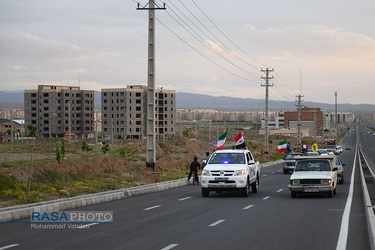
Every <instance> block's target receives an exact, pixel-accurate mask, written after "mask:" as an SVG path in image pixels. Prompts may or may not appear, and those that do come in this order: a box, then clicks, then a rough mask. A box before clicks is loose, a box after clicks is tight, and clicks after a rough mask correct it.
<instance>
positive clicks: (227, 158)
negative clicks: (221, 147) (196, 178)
mask: <svg viewBox="0 0 375 250" xmlns="http://www.w3.org/2000/svg"><path fill="white" fill-rule="evenodd" d="M244 163H245V156H244V154H241V153H215V154H213V155H212V157H211V158H210V161H209V164H244Z"/></svg>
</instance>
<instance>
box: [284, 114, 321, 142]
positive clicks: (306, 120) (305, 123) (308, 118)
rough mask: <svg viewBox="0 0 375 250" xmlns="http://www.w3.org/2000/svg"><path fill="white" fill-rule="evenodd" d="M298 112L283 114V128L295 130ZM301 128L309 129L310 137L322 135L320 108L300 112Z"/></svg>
mask: <svg viewBox="0 0 375 250" xmlns="http://www.w3.org/2000/svg"><path fill="white" fill-rule="evenodd" d="M297 123H298V111H285V112H284V127H285V128H290V129H297ZM301 128H308V129H310V135H312V136H322V135H323V112H322V111H321V110H320V108H307V107H304V108H302V110H301Z"/></svg>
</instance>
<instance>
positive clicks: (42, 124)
mask: <svg viewBox="0 0 375 250" xmlns="http://www.w3.org/2000/svg"><path fill="white" fill-rule="evenodd" d="M24 100H25V101H24V106H25V123H26V126H28V125H30V124H31V125H33V126H36V127H37V128H38V129H37V136H43V137H48V136H50V137H51V136H52V137H62V136H64V134H67V133H68V134H69V132H70V133H71V134H72V135H73V134H76V135H78V136H88V135H92V134H93V133H94V91H93V90H80V88H79V87H73V86H55V85H38V89H33V90H25V91H24Z"/></svg>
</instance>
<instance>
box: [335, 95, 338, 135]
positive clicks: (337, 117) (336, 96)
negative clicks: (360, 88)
mask: <svg viewBox="0 0 375 250" xmlns="http://www.w3.org/2000/svg"><path fill="white" fill-rule="evenodd" d="M337 118H338V117H337V91H335V130H336V135H335V136H337V135H338V133H337V120H338V119H337Z"/></svg>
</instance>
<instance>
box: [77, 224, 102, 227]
mask: <svg viewBox="0 0 375 250" xmlns="http://www.w3.org/2000/svg"><path fill="white" fill-rule="evenodd" d="M98 224H99V223H91V224H86V225H83V226H80V227H77V228H85V227H91V226H94V225H98Z"/></svg>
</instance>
